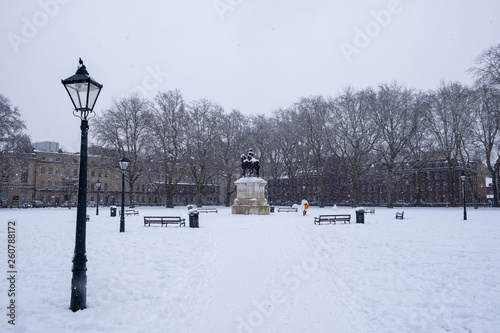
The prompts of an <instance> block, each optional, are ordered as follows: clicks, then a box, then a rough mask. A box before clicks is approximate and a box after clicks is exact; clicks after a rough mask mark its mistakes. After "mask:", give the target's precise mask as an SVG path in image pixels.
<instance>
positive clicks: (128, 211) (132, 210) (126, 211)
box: [119, 209, 139, 216]
mask: <svg viewBox="0 0 500 333" xmlns="http://www.w3.org/2000/svg"><path fill="white" fill-rule="evenodd" d="M119 214H120V215H121V214H122V211H121V210H120V211H119ZM125 215H126V216H129V215H139V211H138V210H135V209H125Z"/></svg>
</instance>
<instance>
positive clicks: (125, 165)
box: [118, 157, 130, 232]
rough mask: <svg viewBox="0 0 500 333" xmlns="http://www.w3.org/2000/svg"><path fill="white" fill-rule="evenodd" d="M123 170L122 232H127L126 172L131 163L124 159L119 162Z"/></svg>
mask: <svg viewBox="0 0 500 333" xmlns="http://www.w3.org/2000/svg"><path fill="white" fill-rule="evenodd" d="M118 163H119V164H120V169H122V210H121V212H120V232H125V170H127V167H128V165H129V163H130V160H129V159H127V158H126V157H123V158H122V159H121V160H120V161H119V162H118Z"/></svg>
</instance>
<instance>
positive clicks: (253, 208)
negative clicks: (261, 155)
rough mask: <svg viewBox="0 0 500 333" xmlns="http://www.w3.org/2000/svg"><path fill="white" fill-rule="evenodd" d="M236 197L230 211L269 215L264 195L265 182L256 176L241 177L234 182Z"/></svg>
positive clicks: (242, 213) (240, 213)
mask: <svg viewBox="0 0 500 333" xmlns="http://www.w3.org/2000/svg"><path fill="white" fill-rule="evenodd" d="M234 184H235V185H236V199H234V203H233V206H232V213H233V214H239V215H269V214H270V210H269V205H268V203H267V199H266V197H265V191H266V185H267V182H266V181H265V180H264V179H262V178H257V177H242V178H240V179H238V180H237V181H235V182H234Z"/></svg>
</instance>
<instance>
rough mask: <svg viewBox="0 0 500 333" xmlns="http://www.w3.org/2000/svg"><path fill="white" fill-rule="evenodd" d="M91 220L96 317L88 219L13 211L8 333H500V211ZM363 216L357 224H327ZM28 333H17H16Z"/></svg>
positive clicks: (3, 213)
mask: <svg viewBox="0 0 500 333" xmlns="http://www.w3.org/2000/svg"><path fill="white" fill-rule="evenodd" d="M138 210H139V211H140V216H127V217H126V232H125V233H120V232H119V217H110V214H109V208H105V207H101V208H100V215H99V216H95V208H89V209H88V213H89V214H90V216H91V221H90V222H88V223H87V257H88V263H87V268H88V271H87V278H88V282H87V287H88V293H87V306H88V308H87V309H86V310H83V311H78V312H76V313H73V312H72V311H71V310H69V304H70V294H71V293H70V285H71V275H72V273H71V268H72V262H71V261H72V257H73V250H74V241H75V219H76V209H71V210H68V209H63V208H60V209H55V208H54V209H48V208H47V209H26V210H21V209H3V210H0V221H1V227H0V244H1V249H2V251H1V252H0V257H3V259H2V260H1V261H3V264H2V266H3V272H4V277H5V275H6V274H7V271H9V268H8V266H7V262H8V251H7V239H8V225H7V224H8V221H9V220H10V219H15V220H17V223H16V270H17V272H18V273H17V279H16V286H15V288H16V321H15V323H16V325H15V327H12V325H9V324H8V320H9V317H8V316H7V313H8V309H7V306H8V305H9V303H8V302H9V301H10V298H9V297H8V289H9V281H8V280H7V279H6V278H2V280H1V284H0V287H1V298H0V299H1V300H2V303H1V304H0V306H1V308H2V309H3V311H2V312H3V314H2V316H1V318H3V319H1V323H0V332H10V331H13V332H148V333H149V332H197V333H199V332H245V333H249V332H287V333H293V332H321V333H322V332H342V333H345V332H363V333H365V332H398V333H400V332H464V333H465V332H474V333H476V332H478V333H485V332H499V331H500V210H499V209H491V208H482V209H479V210H474V209H471V208H470V209H468V220H467V221H463V215H462V214H463V209H462V208H404V211H405V219H404V220H396V219H395V218H394V215H395V212H396V211H400V210H402V208H399V209H384V208H376V214H375V215H366V216H365V222H366V223H365V224H364V225H362V224H356V223H354V222H355V212H354V210H352V209H350V208H339V209H338V210H334V209H333V208H332V207H328V208H322V209H320V208H317V207H311V208H310V209H309V213H308V215H307V216H302V214H301V213H278V212H275V213H272V214H271V215H269V216H235V215H231V211H230V209H229V208H219V213H218V214H213V213H211V214H200V228H199V229H191V228H189V227H186V228H178V227H175V226H169V227H168V228H165V227H163V228H162V227H158V226H151V227H144V226H143V216H144V215H181V216H184V217H185V218H186V221H188V216H187V209H186V208H185V207H179V208H175V209H166V208H141V207H139V208H138ZM332 213H349V214H352V223H351V224H346V225H344V224H340V225H321V226H318V225H315V224H314V223H313V217H314V216H317V215H319V214H332ZM13 328H15V330H14V329H13Z"/></svg>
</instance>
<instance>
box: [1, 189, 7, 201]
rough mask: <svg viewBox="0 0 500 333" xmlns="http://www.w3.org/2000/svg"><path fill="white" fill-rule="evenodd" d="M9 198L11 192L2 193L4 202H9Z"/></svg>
mask: <svg viewBox="0 0 500 333" xmlns="http://www.w3.org/2000/svg"><path fill="white" fill-rule="evenodd" d="M8 198H9V192H7V191H2V201H7V200H8Z"/></svg>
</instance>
